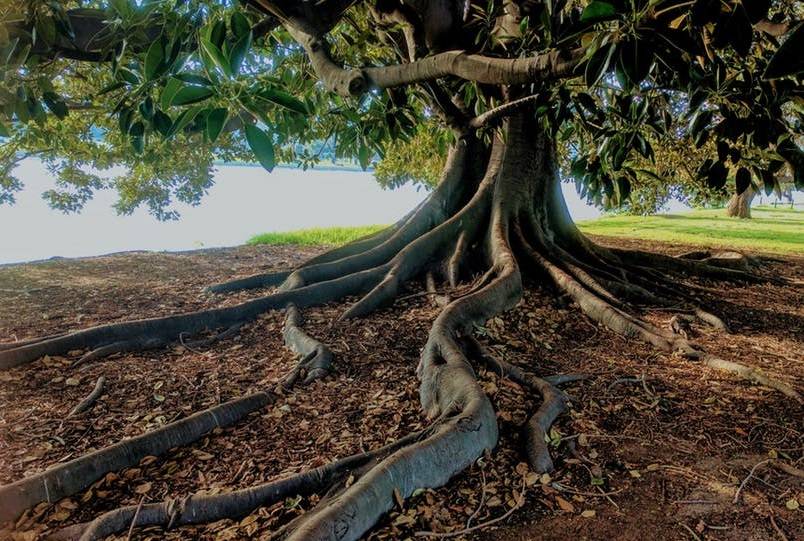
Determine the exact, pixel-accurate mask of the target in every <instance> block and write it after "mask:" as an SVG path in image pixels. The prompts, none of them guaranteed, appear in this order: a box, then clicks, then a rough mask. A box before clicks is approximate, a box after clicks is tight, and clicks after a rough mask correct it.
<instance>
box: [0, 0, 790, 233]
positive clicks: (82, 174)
mask: <svg viewBox="0 0 804 541" xmlns="http://www.w3.org/2000/svg"><path fill="white" fill-rule="evenodd" d="M801 11H802V8H801V6H800V4H799V3H797V2H784V1H763V0H730V1H726V2H722V1H720V0H694V1H681V0H610V1H602V0H595V1H592V2H588V1H575V0H558V1H549V2H538V1H532V2H531V1H528V2H514V1H510V0H501V1H489V2H469V1H467V2H450V1H438V2H414V1H395V0H380V1H377V2H357V1H345V0H340V1H336V0H324V1H319V2H315V3H313V2H283V1H278V2H272V1H268V0H250V1H247V2H232V1H221V2H215V1H210V0H151V1H147V0H146V1H141V2H140V1H138V2H133V1H126V0H114V1H107V2H104V1H70V2H54V1H50V0H26V1H25V2H4V5H3V6H2V8H0V21H2V30H0V74H1V75H2V84H1V85H0V135H1V136H3V139H2V143H3V144H2V164H0V166H1V167H0V201H2V202H11V201H13V198H14V193H15V192H16V191H18V190H19V189H21V187H22V182H20V180H19V179H17V178H15V177H14V175H13V169H14V165H15V164H16V163H17V162H18V161H19V160H20V159H21V158H22V157H25V156H29V155H37V156H39V157H41V158H42V159H43V160H44V161H45V163H46V164H47V165H48V167H49V168H50V170H51V171H52V172H53V174H54V177H55V178H56V181H57V189H55V190H51V191H48V192H47V193H45V194H44V195H45V198H46V199H47V201H48V202H49V203H50V204H51V205H52V206H54V207H56V208H59V209H63V210H76V209H79V208H81V206H82V205H83V204H84V203H85V202H86V201H87V200H88V199H89V198H90V197H91V196H92V193H93V192H94V191H95V190H97V189H99V188H102V187H111V188H114V189H116V190H117V192H118V193H119V200H118V203H117V209H118V211H120V212H124V213H125V212H131V211H132V210H133V209H134V208H136V207H137V206H139V205H142V204H145V205H147V207H148V208H149V210H150V211H151V212H152V213H153V214H154V215H156V216H157V217H160V218H171V217H175V216H176V213H175V211H174V210H171V203H172V202H173V201H174V200H179V201H184V202H188V203H197V202H198V201H200V198H201V197H202V195H203V194H204V192H205V190H206V189H207V188H209V187H210V185H211V183H212V167H213V164H214V161H215V160H246V159H254V158H256V160H257V161H259V163H261V164H262V165H263V166H264V167H265V168H266V169H268V170H270V169H272V168H273V166H274V165H275V164H276V163H279V162H284V163H300V164H302V165H303V166H305V167H307V166H310V165H314V164H315V163H316V162H317V161H319V160H320V159H321V153H320V150H321V148H322V147H324V146H326V148H328V149H331V150H332V153H334V155H335V156H337V157H339V158H346V159H352V160H356V161H357V162H358V163H359V164H360V165H362V166H363V167H364V168H365V167H367V166H369V165H370V164H371V163H372V162H373V161H375V160H376V162H377V172H378V177H379V180H380V181H381V183H383V184H384V185H389V186H393V185H398V184H400V183H403V182H407V181H410V180H413V181H416V182H424V183H426V184H431V185H432V184H434V183H435V182H436V180H437V178H438V171H439V170H440V167H441V165H442V164H443V160H444V156H445V154H446V148H447V147H448V145H449V142H450V141H451V140H452V138H454V137H455V136H456V133H458V132H460V131H461V130H465V129H469V128H468V127H469V124H470V121H471V120H472V119H474V120H475V124H476V125H477V126H481V125H483V126H484V127H485V129H486V131H487V132H489V131H491V130H493V129H494V126H495V122H496V121H495V118H497V119H499V118H500V117H502V116H504V110H501V109H500V106H501V105H502V104H503V103H504V102H505V101H506V98H505V96H504V95H502V94H501V92H500V90H499V88H498V87H496V86H494V85H498V84H525V85H528V92H527V93H528V96H527V97H526V98H524V99H525V100H527V101H530V102H531V103H532V104H535V106H536V111H537V115H538V116H539V117H540V118H541V119H542V121H543V122H544V123H546V124H549V126H550V129H551V130H552V133H554V134H555V135H556V138H557V140H558V141H559V142H560V148H561V150H562V152H561V155H562V159H563V163H564V168H565V171H566V173H567V174H568V175H571V176H572V177H574V178H575V179H576V181H577V184H578V188H579V191H580V193H581V194H582V195H584V196H585V197H587V198H588V199H589V200H590V201H593V202H596V203H597V204H601V205H605V206H609V207H611V206H618V205H623V204H626V205H629V204H633V205H634V206H635V208H639V207H640V205H646V204H647V202H646V201H645V200H644V199H645V197H648V199H650V196H649V195H646V194H651V193H653V194H658V193H665V194H666V193H668V190H672V189H678V188H682V189H684V190H686V192H687V193H688V194H689V193H692V194H693V196H697V195H698V194H703V195H706V194H707V193H709V192H712V191H715V192H717V191H722V190H723V189H724V186H725V185H726V182H727V179H729V178H734V179H736V182H737V186H736V188H737V190H738V191H742V190H744V189H745V187H746V186H747V185H748V184H753V185H754V187H755V188H756V189H764V190H765V191H767V192H768V193H771V192H772V191H773V190H778V189H779V184H778V181H777V178H778V177H779V176H780V174H781V171H782V169H783V167H784V166H785V164H788V165H789V166H790V167H791V168H792V169H793V171H794V176H795V182H796V186H797V187H799V188H801V187H802V186H804V180H802V173H801V171H802V169H804V166H802V160H803V158H802V152H801V150H800V148H799V139H800V137H801V123H802V101H801V100H802V95H801V94H802V90H801V85H800V82H801V73H802V69H804V68H802V60H801V55H800V54H798V51H799V49H800V47H801V45H802V39H804V38H802V36H804V29H802V25H801V24H800V23H798V20H799V19H800V17H801ZM512 21H516V23H515V24H514V22H512ZM413 83H415V84H413ZM490 112H491V114H490V115H489V116H488V117H487V118H486V120H485V121H484V120H483V117H482V115H484V114H489V113H490ZM500 113H501V114H500ZM487 136H488V135H487ZM690 147H694V148H696V149H701V151H700V152H698V151H695V152H693V153H692V154H693V155H694V157H695V158H700V159H698V160H696V161H697V163H690V161H689V160H686V159H685V160H684V161H685V163H684V167H685V168H686V169H688V171H687V172H686V173H684V174H682V175H677V174H676V175H672V176H668V174H667V173H668V171H670V169H669V168H668V161H670V162H672V160H667V159H665V158H667V157H668V155H670V154H672V149H673V148H676V149H689V148H690ZM315 149H317V151H316V150H315ZM657 154H659V156H660V159H656V158H657ZM684 156H685V158H686V157H689V156H690V153H687V154H684ZM113 165H122V166H124V167H123V172H122V173H118V174H115V175H112V176H111V177H110V176H109V175H108V174H106V175H104V174H102V171H103V170H105V169H108V168H110V167H111V166H113ZM116 171H118V170H116ZM690 171H692V174H689V173H690ZM641 188H645V189H641ZM635 192H638V193H639V194H640V196H641V199H642V201H641V202H640V200H639V199H640V198H637V199H635V200H634V202H633V203H632V202H631V197H630V196H631V194H632V193H635Z"/></svg>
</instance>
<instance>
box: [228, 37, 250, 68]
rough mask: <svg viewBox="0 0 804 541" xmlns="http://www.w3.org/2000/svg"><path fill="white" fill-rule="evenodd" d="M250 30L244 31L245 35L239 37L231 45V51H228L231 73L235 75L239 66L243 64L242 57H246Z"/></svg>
mask: <svg viewBox="0 0 804 541" xmlns="http://www.w3.org/2000/svg"><path fill="white" fill-rule="evenodd" d="M251 38H252V35H251V32H248V33H246V35H245V36H243V37H242V38H240V39H239V40H238V41H237V43H235V44H234V47H232V51H231V52H230V53H229V65H230V66H231V69H232V74H234V75H237V72H238V71H240V66H241V65H242V64H243V59H244V58H245V57H246V53H247V52H248V50H249V49H250V48H251Z"/></svg>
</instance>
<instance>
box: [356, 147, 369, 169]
mask: <svg viewBox="0 0 804 541" xmlns="http://www.w3.org/2000/svg"><path fill="white" fill-rule="evenodd" d="M357 160H358V162H360V167H361V168H362V169H363V171H365V170H366V169H368V166H369V163H370V160H371V149H369V147H368V146H367V145H365V144H363V143H361V144H360V147H359V148H358V149H357Z"/></svg>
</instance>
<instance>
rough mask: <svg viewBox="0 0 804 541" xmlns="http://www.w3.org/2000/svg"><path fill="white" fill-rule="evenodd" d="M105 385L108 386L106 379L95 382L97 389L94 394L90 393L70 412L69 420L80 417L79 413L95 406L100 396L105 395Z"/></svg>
mask: <svg viewBox="0 0 804 541" xmlns="http://www.w3.org/2000/svg"><path fill="white" fill-rule="evenodd" d="M105 385H106V378H105V377H103V376H100V377H99V378H98V381H96V382H95V388H94V389H92V392H91V393H89V395H87V397H86V398H84V399H83V400H82V401H81V402H79V403H78V404H77V405H76V406H75V407H74V408H73V409H72V410H70V413H69V414H68V415H67V418H68V419H69V418H70V417H72V416H74V415H78V414H79V413H82V412H84V411H86V410H88V409H89V408H91V407H92V406H93V404H95V401H96V400H98V398H100V395H102V394H103V388H104V386H105Z"/></svg>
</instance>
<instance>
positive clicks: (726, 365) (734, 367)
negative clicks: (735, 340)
mask: <svg viewBox="0 0 804 541" xmlns="http://www.w3.org/2000/svg"><path fill="white" fill-rule="evenodd" d="M700 360H701V363H702V364H704V365H705V366H708V367H710V368H716V369H718V370H724V371H726V372H730V373H732V374H737V375H738V376H740V377H741V378H743V379H746V380H748V381H751V382H754V383H757V384H759V385H764V386H765V387H770V388H771V389H776V390H777V391H779V392H780V393H782V394H784V395H785V396H787V397H790V398H792V399H794V400H796V401H797V402H799V403H802V398H801V394H800V393H799V392H798V391H796V390H795V389H794V388H793V387H791V386H790V385H788V384H787V383H785V382H783V381H781V380H778V379H776V378H773V377H771V376H768V375H767V374H765V373H764V372H763V371H762V370H760V369H759V368H756V367H753V366H748V365H745V364H740V363H735V362H733V361H727V360H725V359H719V358H718V357H714V356H712V355H703V356H702V357H701V359H700Z"/></svg>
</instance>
